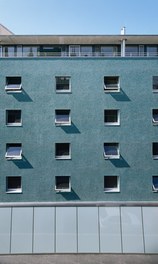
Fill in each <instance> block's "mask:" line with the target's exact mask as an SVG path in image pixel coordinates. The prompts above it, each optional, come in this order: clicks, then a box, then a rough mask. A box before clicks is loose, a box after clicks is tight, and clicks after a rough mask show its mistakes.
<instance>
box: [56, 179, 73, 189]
mask: <svg viewBox="0 0 158 264" xmlns="http://www.w3.org/2000/svg"><path fill="white" fill-rule="evenodd" d="M57 177H69V188H65V189H64V188H58V187H57V186H56V183H57ZM55 191H56V192H71V177H70V176H56V177H55Z"/></svg>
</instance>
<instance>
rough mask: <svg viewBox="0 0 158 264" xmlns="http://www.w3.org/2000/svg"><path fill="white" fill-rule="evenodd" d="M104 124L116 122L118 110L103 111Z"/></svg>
mask: <svg viewBox="0 0 158 264" xmlns="http://www.w3.org/2000/svg"><path fill="white" fill-rule="evenodd" d="M104 122H105V123H116V122H118V110H105V111H104Z"/></svg>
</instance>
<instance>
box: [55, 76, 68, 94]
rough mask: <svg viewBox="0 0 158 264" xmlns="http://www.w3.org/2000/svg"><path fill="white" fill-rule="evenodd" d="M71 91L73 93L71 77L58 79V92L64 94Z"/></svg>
mask: <svg viewBox="0 0 158 264" xmlns="http://www.w3.org/2000/svg"><path fill="white" fill-rule="evenodd" d="M70 91H71V84H70V77H68V76H59V77H56V92H58V93H62V92H63V93H64V92H70Z"/></svg>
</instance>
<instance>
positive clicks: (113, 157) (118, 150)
mask: <svg viewBox="0 0 158 264" xmlns="http://www.w3.org/2000/svg"><path fill="white" fill-rule="evenodd" d="M106 144H111V145H112V144H117V145H118V146H117V153H118V154H117V155H106V153H105V149H104V159H119V158H120V147H119V143H117V142H105V143H104V146H105V145H106ZM104 146H103V147H104Z"/></svg>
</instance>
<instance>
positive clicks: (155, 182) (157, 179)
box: [152, 176, 158, 192]
mask: <svg viewBox="0 0 158 264" xmlns="http://www.w3.org/2000/svg"><path fill="white" fill-rule="evenodd" d="M152 189H153V191H154V192H158V176H153V177H152Z"/></svg>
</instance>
